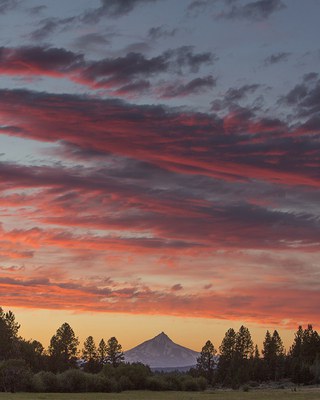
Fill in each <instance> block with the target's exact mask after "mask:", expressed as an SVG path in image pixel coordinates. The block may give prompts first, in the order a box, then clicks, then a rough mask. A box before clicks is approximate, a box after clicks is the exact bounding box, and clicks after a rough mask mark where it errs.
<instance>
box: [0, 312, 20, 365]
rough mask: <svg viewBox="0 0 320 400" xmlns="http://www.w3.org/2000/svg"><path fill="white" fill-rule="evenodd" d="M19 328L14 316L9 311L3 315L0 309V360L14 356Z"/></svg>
mask: <svg viewBox="0 0 320 400" xmlns="http://www.w3.org/2000/svg"><path fill="white" fill-rule="evenodd" d="M19 328H20V325H19V324H18V323H17V322H16V320H15V316H14V314H13V313H12V312H11V311H8V312H6V313H5V312H4V311H3V309H2V308H1V307H0V360H7V359H9V358H13V357H15V356H16V353H17V342H18V331H19Z"/></svg>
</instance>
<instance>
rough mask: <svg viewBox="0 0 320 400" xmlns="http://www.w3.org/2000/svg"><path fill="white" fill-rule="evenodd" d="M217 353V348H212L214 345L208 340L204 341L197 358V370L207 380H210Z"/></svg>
mask: <svg viewBox="0 0 320 400" xmlns="http://www.w3.org/2000/svg"><path fill="white" fill-rule="evenodd" d="M216 354H217V350H216V349H215V348H214V345H213V344H212V343H211V341H210V340H208V341H207V342H206V344H205V345H204V346H203V347H202V350H201V353H200V356H199V357H198V358H197V366H196V368H197V370H198V371H199V372H200V374H201V375H203V376H204V377H205V378H207V380H208V382H212V379H213V372H214V368H215V364H216V362H215V355H216Z"/></svg>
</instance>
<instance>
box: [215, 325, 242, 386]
mask: <svg viewBox="0 0 320 400" xmlns="http://www.w3.org/2000/svg"><path fill="white" fill-rule="evenodd" d="M236 337H237V335H236V332H235V331H234V329H233V328H230V329H228V331H227V332H226V334H225V336H224V338H223V340H222V342H221V345H220V347H219V353H220V357H219V362H218V373H217V376H218V380H219V381H220V382H221V383H223V384H224V385H231V384H232V381H233V379H234V375H233V372H234V371H233V370H232V369H233V360H234V354H235V346H236Z"/></svg>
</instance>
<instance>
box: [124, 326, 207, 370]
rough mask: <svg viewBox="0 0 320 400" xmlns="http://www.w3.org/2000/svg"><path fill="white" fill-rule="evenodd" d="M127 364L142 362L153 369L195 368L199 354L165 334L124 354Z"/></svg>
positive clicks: (162, 333)
mask: <svg viewBox="0 0 320 400" xmlns="http://www.w3.org/2000/svg"><path fill="white" fill-rule="evenodd" d="M124 355H125V361H126V362H130V363H132V362H141V363H143V364H146V365H149V366H150V367H151V368H153V369H166V368H170V369H174V368H177V369H179V368H186V367H190V368H191V367H192V366H195V365H196V363H197V358H198V357H199V353H198V352H196V351H194V350H191V349H188V348H187V347H184V346H180V345H179V344H177V343H174V342H173V341H172V340H171V339H170V338H169V337H168V336H167V335H166V334H165V333H164V332H161V333H160V334H159V335H157V336H155V337H154V338H152V339H150V340H146V341H145V342H143V343H141V344H139V345H138V346H136V347H134V348H132V349H130V350H128V351H126V352H125V353H124Z"/></svg>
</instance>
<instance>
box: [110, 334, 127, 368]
mask: <svg viewBox="0 0 320 400" xmlns="http://www.w3.org/2000/svg"><path fill="white" fill-rule="evenodd" d="M106 360H107V363H109V364H111V365H112V366H113V367H118V366H119V365H120V364H121V363H122V362H123V360H124V354H123V352H122V346H121V344H119V342H118V340H117V339H116V338H115V337H114V336H113V337H111V338H110V339H109V340H108V343H107V358H106Z"/></svg>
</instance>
